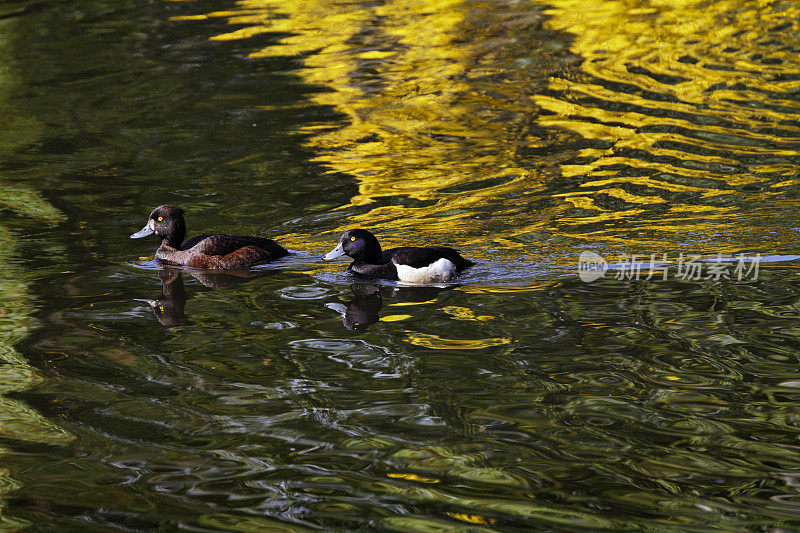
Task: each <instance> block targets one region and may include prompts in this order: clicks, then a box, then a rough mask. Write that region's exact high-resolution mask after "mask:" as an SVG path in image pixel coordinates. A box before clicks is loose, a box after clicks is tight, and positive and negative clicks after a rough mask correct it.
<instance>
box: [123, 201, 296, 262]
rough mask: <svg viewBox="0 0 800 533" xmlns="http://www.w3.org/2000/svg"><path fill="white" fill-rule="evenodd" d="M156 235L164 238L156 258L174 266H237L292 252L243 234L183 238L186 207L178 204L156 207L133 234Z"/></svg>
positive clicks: (272, 242) (134, 237) (271, 258)
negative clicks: (182, 207) (139, 229)
mask: <svg viewBox="0 0 800 533" xmlns="http://www.w3.org/2000/svg"><path fill="white" fill-rule="evenodd" d="M152 234H155V235H157V236H158V237H161V246H159V247H158V249H157V250H156V259H158V260H159V261H162V262H164V263H168V264H171V265H183V266H189V267H194V268H212V269H234V268H246V267H249V266H253V265H260V264H264V263H269V262H271V261H274V260H276V259H278V258H281V257H283V256H285V255H288V253H289V252H288V251H286V249H285V248H283V247H282V246H281V245H279V244H278V243H276V242H275V241H273V240H272V239H266V238H264V237H250V236H242V235H221V234H213V233H209V234H205V235H199V236H197V237H192V238H191V239H188V240H186V241H185V242H184V241H183V239H184V237H185V236H186V222H185V221H184V220H183V210H182V209H181V208H179V207H175V206H174V205H160V206H158V207H156V208H155V209H153V212H152V213H150V218H148V220H147V224H146V225H145V227H144V228H142V229H141V231H138V232H136V233H134V234H133V235H131V239H140V238H142V237H146V236H148V235H152Z"/></svg>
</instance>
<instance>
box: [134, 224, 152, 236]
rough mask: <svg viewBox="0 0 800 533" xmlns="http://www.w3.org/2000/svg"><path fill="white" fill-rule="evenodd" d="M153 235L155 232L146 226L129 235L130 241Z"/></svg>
mask: <svg viewBox="0 0 800 533" xmlns="http://www.w3.org/2000/svg"><path fill="white" fill-rule="evenodd" d="M153 233H155V230H154V229H152V228H151V227H150V226H149V225H147V226H145V227H143V228H142V229H141V230H139V231H137V232H136V233H134V234H133V235H131V239H141V238H142V237H147V236H148V235H152V234H153Z"/></svg>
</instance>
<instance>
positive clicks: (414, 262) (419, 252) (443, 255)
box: [383, 246, 475, 270]
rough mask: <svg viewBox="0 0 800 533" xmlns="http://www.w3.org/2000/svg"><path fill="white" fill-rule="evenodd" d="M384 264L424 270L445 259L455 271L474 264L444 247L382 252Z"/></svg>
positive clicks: (412, 247)
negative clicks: (391, 263) (453, 266)
mask: <svg viewBox="0 0 800 533" xmlns="http://www.w3.org/2000/svg"><path fill="white" fill-rule="evenodd" d="M383 255H384V257H385V258H386V262H388V261H391V262H393V263H394V264H396V265H407V266H409V267H411V268H425V267H428V266H430V265H432V264H434V263H436V262H437V261H439V260H440V259H446V260H448V261H450V262H451V263H453V265H455V267H456V269H458V270H463V269H465V268H467V267H468V266H472V265H474V264H475V263H473V262H472V261H470V260H469V259H464V258H463V257H461V255H460V254H459V253H458V252H457V251H455V250H453V249H452V248H448V247H446V246H429V247H424V248H422V247H415V246H404V247H401V248H392V249H391V250H386V251H385V252H384V254H383Z"/></svg>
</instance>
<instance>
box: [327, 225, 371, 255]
mask: <svg viewBox="0 0 800 533" xmlns="http://www.w3.org/2000/svg"><path fill="white" fill-rule="evenodd" d="M382 253H383V252H382V251H381V245H380V244H379V243H378V239H376V238H375V235H373V234H372V233H370V232H368V231H367V230H365V229H351V230H347V231H345V232H344V233H343V234H342V238H341V239H339V244H337V245H336V248H334V249H333V250H331V251H330V252H328V253H327V254H325V255H324V256H323V257H322V258H323V259H325V260H326V261H330V260H331V259H336V258H337V257H342V256H343V255H348V256H350V257H352V258H353V259H355V260H356V261H361V262H364V263H370V262H372V263H374V262H377V261H378V260H380V258H381V254H382Z"/></svg>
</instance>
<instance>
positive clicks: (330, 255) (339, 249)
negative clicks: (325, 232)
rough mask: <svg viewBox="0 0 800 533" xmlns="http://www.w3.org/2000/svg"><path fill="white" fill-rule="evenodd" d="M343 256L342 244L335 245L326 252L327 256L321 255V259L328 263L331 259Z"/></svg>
mask: <svg viewBox="0 0 800 533" xmlns="http://www.w3.org/2000/svg"><path fill="white" fill-rule="evenodd" d="M343 255H344V248H342V243H341V242H340V243H339V244H337V245H336V248H334V249H333V250H331V251H330V252H328V253H327V254H325V255H323V256H322V258H323V259H324V260H325V261H330V260H331V259H336V258H337V257H342V256H343Z"/></svg>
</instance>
